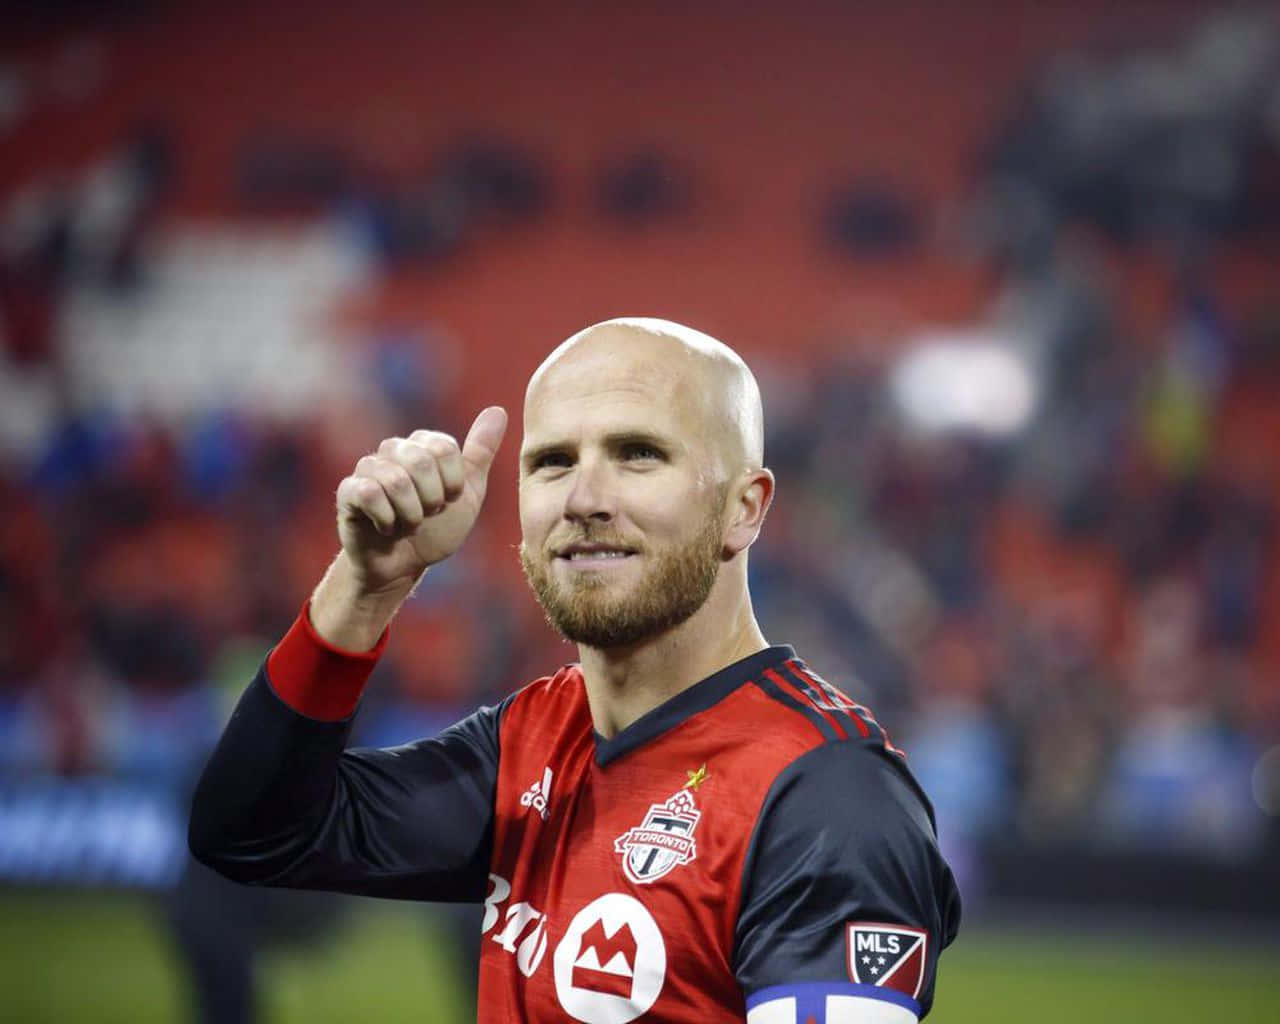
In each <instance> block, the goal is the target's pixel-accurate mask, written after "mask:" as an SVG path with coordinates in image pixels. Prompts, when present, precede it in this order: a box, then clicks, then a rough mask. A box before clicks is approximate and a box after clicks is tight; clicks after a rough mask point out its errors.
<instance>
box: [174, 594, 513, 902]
mask: <svg viewBox="0 0 1280 1024" xmlns="http://www.w3.org/2000/svg"><path fill="white" fill-rule="evenodd" d="M374 660H375V659H374V657H373V656H371V655H355V656H352V655H346V654H343V653H342V652H338V651H336V650H334V649H333V648H331V647H328V646H327V645H325V644H324V643H323V641H322V640H320V638H319V637H318V636H316V634H315V633H314V631H313V630H312V629H311V628H310V626H309V624H308V623H307V619H306V613H305V611H304V614H303V616H302V617H301V618H300V619H299V620H298V622H297V623H296V624H295V625H294V627H293V629H291V630H290V631H289V633H288V634H287V635H286V637H285V639H284V640H283V641H282V642H281V644H280V645H279V646H278V647H277V648H276V649H275V651H273V652H272V655H271V657H270V658H269V659H268V661H267V663H266V665H264V666H263V668H262V670H260V671H259V672H258V675H257V676H256V677H255V679H254V680H253V682H252V683H251V684H250V686H249V688H248V690H247V691H246V692H245V694H244V696H243V697H241V699H240V702H239V704H238V706H237V707H236V710H235V713H234V714H233V715H232V718H231V721H230V722H229V723H228V724H227V728H226V730H225V732H224V733H223V735H222V738H221V740H220V741H219V743H218V746H217V748H216V749H215V751H214V753H213V756H212V757H211V758H210V761H209V764H208V766H207V767H206V769H205V771H204V774H203V776H202V777H201V779H200V783H199V785H198V786H197V789H196V794H195V799H194V802H193V806H192V815H191V824H190V829H189V841H190V844H191V849H192V852H193V853H194V854H195V856H196V858H197V859H198V860H200V861H202V862H203V863H205V864H207V865H208V866H209V867H211V868H213V869H215V870H216V871H219V872H220V873H222V874H224V875H226V876H227V877H228V878H232V879H235V880H236V881H240V882H248V883H252V884H260V885H287V886H292V887H296V888H323V889H336V890H341V891H344V892H356V893H363V894H365V895H370V896H388V897H397V898H406V899H430V900H445V901H464V900H480V899H482V898H483V896H484V886H485V881H486V878H487V873H488V863H489V854H490V846H491V844H492V807H493V793H494V789H495V786H496V783H497V770H498V724H499V720H500V716H501V713H502V711H503V706H499V707H497V708H483V709H481V710H480V711H478V712H476V713H475V714H473V715H471V716H470V717H468V718H466V719H464V720H463V721H461V722H459V723H457V724H456V725H454V726H452V727H451V728H450V729H448V730H446V731H445V732H444V733H442V734H441V735H440V736H438V737H436V738H434V739H431V740H423V741H419V742H417V743H412V744H408V745H406V746H403V747H397V748H393V749H389V750H344V748H345V746H346V742H347V737H348V734H349V733H350V730H351V723H352V719H353V718H354V716H353V715H348V716H347V717H345V718H342V719H337V720H330V721H326V720H322V719H319V718H315V717H310V716H309V715H308V714H305V713H303V712H302V711H301V710H299V708H298V707H297V706H294V705H293V704H292V702H293V701H297V700H299V699H300V695H303V694H305V693H306V692H307V685H306V684H307V682H308V679H307V676H306V674H307V673H308V672H312V673H314V672H315V671H316V670H317V668H319V669H320V670H322V671H323V681H324V682H325V683H326V684H327V685H326V687H325V689H324V690H323V691H321V692H323V693H324V695H325V698H326V699H329V700H332V699H333V697H334V694H335V692H336V693H341V692H343V691H345V692H347V693H351V692H353V691H355V692H358V689H359V687H360V686H362V685H363V682H364V679H365V678H366V677H367V675H368V673H369V670H370V669H371V667H372V662H373V661H374ZM310 681H311V682H316V681H317V680H316V679H315V678H313V679H311V680H310ZM283 693H287V694H289V698H288V700H286V699H285V697H283V696H282V694H283ZM307 710H309V711H313V712H314V711H316V710H320V708H317V707H315V706H311V707H308V708H307Z"/></svg>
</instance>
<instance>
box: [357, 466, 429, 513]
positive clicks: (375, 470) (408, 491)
mask: <svg viewBox="0 0 1280 1024" xmlns="http://www.w3.org/2000/svg"><path fill="white" fill-rule="evenodd" d="M356 475H357V476H367V477H372V478H373V479H374V480H376V481H377V482H378V483H379V484H381V485H382V490H383V493H384V494H386V496H387V500H388V501H390V502H391V507H392V508H393V509H395V515H396V525H397V526H407V527H409V528H410V529H417V527H418V526H419V525H421V523H422V519H423V511H422V501H421V499H420V498H419V497H418V489H417V487H415V486H414V483H413V480H411V479H410V478H409V471H408V470H407V469H405V468H404V466H402V465H400V464H399V463H398V462H394V461H392V460H391V459H387V458H383V457H381V456H369V455H366V456H365V457H364V458H363V459H361V460H360V461H359V462H358V463H356Z"/></svg>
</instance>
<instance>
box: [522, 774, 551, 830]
mask: <svg viewBox="0 0 1280 1024" xmlns="http://www.w3.org/2000/svg"><path fill="white" fill-rule="evenodd" d="M550 797H551V767H550V766H548V767H546V768H544V769H543V770H542V779H541V781H539V782H535V783H534V784H533V785H532V786H530V787H529V788H528V789H526V790H525V791H524V793H523V794H521V796H520V806H521V807H532V808H533V809H534V810H535V811H537V812H538V814H539V815H541V817H542V820H543V821H546V820H547V800H548V799H550Z"/></svg>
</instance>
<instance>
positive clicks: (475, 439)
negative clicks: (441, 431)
mask: <svg viewBox="0 0 1280 1024" xmlns="http://www.w3.org/2000/svg"><path fill="white" fill-rule="evenodd" d="M506 432H507V410H506V409H504V408H502V406H500V405H491V406H489V407H488V408H487V409H481V410H480V415H478V416H477V417H476V420H475V422H474V423H472V424H471V429H470V430H469V431H467V439H466V440H465V441H463V442H462V461H463V462H465V463H466V465H467V477H468V479H469V480H470V481H471V482H472V483H473V484H475V485H476V487H478V488H479V489H480V491H481V493H483V492H484V486H485V481H486V480H487V479H488V477H489V467H490V466H492V465H493V459H494V456H495V455H497V454H498V448H499V446H500V445H501V444H502V437H503V435H504V434H505V433H506Z"/></svg>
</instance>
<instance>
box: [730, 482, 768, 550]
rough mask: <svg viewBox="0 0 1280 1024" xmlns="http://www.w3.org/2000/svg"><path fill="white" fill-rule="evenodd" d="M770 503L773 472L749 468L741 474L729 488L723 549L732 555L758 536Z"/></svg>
mask: <svg viewBox="0 0 1280 1024" xmlns="http://www.w3.org/2000/svg"><path fill="white" fill-rule="evenodd" d="M772 502H773V474H772V473H770V472H769V470H767V469H753V470H751V471H749V472H747V473H744V474H742V476H740V477H739V478H738V479H737V480H736V481H735V482H734V484H733V486H732V487H731V488H730V490H729V496H728V507H727V509H726V512H727V519H726V522H725V533H724V550H725V554H726V556H727V557H729V558H732V557H733V556H735V555H736V554H738V552H740V551H745V550H746V549H747V548H749V547H751V545H752V544H754V543H755V539H756V538H757V537H758V536H760V527H762V526H763V525H764V517H765V515H766V514H767V513H768V511H769V505H770V504H771V503H772Z"/></svg>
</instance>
